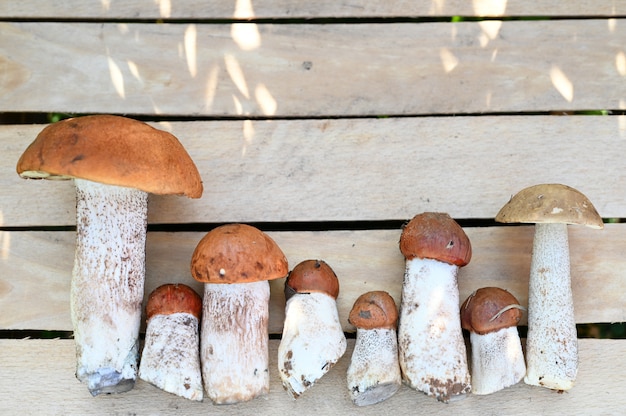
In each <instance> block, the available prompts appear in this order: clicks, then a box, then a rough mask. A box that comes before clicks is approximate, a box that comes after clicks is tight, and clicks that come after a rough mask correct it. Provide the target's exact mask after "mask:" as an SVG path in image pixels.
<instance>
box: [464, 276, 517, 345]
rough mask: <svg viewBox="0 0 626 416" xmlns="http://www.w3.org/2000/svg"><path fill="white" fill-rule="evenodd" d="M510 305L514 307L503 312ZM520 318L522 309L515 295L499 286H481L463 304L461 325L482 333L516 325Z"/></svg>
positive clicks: (471, 330)
mask: <svg viewBox="0 0 626 416" xmlns="http://www.w3.org/2000/svg"><path fill="white" fill-rule="evenodd" d="M510 306H514V307H512V308H510V309H508V310H506V311H504V312H502V311H503V310H504V309H505V308H507V307H510ZM498 313H500V316H498V317H497V318H495V319H494V317H496V316H497V315H498ZM492 319H493V320H492ZM520 319H522V311H521V310H520V309H519V303H518V302H517V299H516V298H515V296H513V295H512V294H511V293H509V292H508V291H506V290H504V289H500V288H498V287H483V288H480V289H478V290H476V291H475V292H474V293H472V294H471V295H470V296H469V297H468V298H467V299H465V302H463V304H462V305H461V327H462V328H463V329H466V330H468V331H470V332H473V333H476V334H480V335H484V334H488V333H490V332H495V331H498V330H500V329H502V328H508V327H511V326H516V325H517V324H518V323H519V321H520Z"/></svg>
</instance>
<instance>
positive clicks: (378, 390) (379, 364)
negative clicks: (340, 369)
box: [347, 328, 402, 406]
mask: <svg viewBox="0 0 626 416" xmlns="http://www.w3.org/2000/svg"><path fill="white" fill-rule="evenodd" d="M347 380H348V390H349V391H350V396H351V397H352V401H353V402H354V404H356V405H357V406H367V405H370V404H376V403H379V402H382V401H383V400H386V399H388V398H389V397H391V396H393V395H394V394H395V393H396V391H398V389H399V388H400V385H401V384H402V377H401V375H400V365H399V363H398V340H397V334H396V330H395V329H392V328H374V329H363V328H357V330H356V342H355V344H354V351H353V352H352V359H351V361H350V366H349V367H348V372H347Z"/></svg>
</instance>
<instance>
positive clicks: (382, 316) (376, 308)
mask: <svg viewBox="0 0 626 416" xmlns="http://www.w3.org/2000/svg"><path fill="white" fill-rule="evenodd" d="M348 322H350V323H351V324H352V325H354V326H355V327H357V328H362V329H374V328H388V329H395V328H396V324H397V323H398V309H397V308H396V302H395V301H394V300H393V298H392V297H391V295H389V293H387V292H385V291H382V290H375V291H371V292H366V293H363V294H362V295H361V296H359V297H358V298H357V300H356V301H355V302H354V306H352V310H351V311H350V315H349V316H348Z"/></svg>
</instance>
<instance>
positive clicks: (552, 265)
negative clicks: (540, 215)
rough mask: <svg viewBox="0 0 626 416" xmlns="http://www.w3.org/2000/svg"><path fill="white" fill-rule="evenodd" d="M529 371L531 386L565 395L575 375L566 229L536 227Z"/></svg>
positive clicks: (575, 345)
mask: <svg viewBox="0 0 626 416" xmlns="http://www.w3.org/2000/svg"><path fill="white" fill-rule="evenodd" d="M526 361H527V367H528V368H527V372H526V377H524V381H525V382H526V383H527V384H531V385H534V386H543V387H547V388H550V389H555V390H568V389H570V388H571V387H572V386H573V384H574V380H575V379H576V373H577V372H578V339H577V335H576V322H575V320H574V305H573V299H572V288H571V281H570V258H569V245H568V239H567V224H536V225H535V238H534V241H533V254H532V261H531V266H530V280H529V289H528V335H527V341H526Z"/></svg>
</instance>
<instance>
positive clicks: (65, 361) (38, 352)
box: [0, 339, 626, 416]
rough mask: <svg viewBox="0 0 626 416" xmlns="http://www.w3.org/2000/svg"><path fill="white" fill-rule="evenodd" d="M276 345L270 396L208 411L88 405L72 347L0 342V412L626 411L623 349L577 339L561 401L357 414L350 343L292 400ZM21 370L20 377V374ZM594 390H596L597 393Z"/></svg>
mask: <svg viewBox="0 0 626 416" xmlns="http://www.w3.org/2000/svg"><path fill="white" fill-rule="evenodd" d="M278 343H279V341H276V340H272V341H270V383H271V384H270V394H269V396H268V397H266V398H265V399H263V398H259V399H256V400H253V401H250V402H246V403H240V404H236V405H224V406H214V405H212V404H211V403H210V402H208V401H207V402H202V403H198V402H192V401H189V400H186V399H182V398H180V397H177V396H174V395H171V394H169V393H164V392H163V391H161V390H159V389H157V388H155V387H153V386H152V385H149V384H147V383H144V382H143V381H141V380H139V381H138V382H137V384H136V386H135V388H134V389H133V390H131V391H129V392H127V393H124V394H121V395H112V396H98V397H96V398H92V397H91V396H90V395H89V393H88V392H87V389H86V387H85V386H84V385H81V384H80V383H79V382H78V381H77V380H76V379H75V378H74V345H73V341H71V340H4V339H3V340H0V349H1V350H2V354H0V368H2V374H3V377H0V413H3V414H4V413H7V414H12V413H14V412H15V411H16V410H17V409H19V411H20V412H25V413H32V414H50V415H111V414H138V415H148V414H159V415H180V414H185V415H206V414H215V415H241V414H267V415H270V414H271V415H277V414H296V413H297V414H299V415H315V416H319V415H335V414H341V415H343V414H359V415H380V414H383V413H384V414H406V413H407V412H409V411H411V409H419V414H429V415H450V414H463V415H476V416H484V415H485V414H502V415H508V414H516V415H538V414H541V415H563V414H579V413H580V412H581V409H584V412H585V413H589V414H605V415H616V414H621V412H623V410H624V408H626V397H625V396H624V395H623V394H622V388H623V385H624V383H626V373H624V372H623V371H619V367H616V364H617V363H619V362H621V360H622V359H623V357H624V356H625V355H626V342H622V341H614V340H593V339H581V340H579V344H580V369H579V372H578V377H577V381H576V385H575V387H574V388H573V389H572V390H570V391H568V392H566V393H563V394H558V393H556V392H554V391H551V390H547V389H542V388H538V387H530V386H527V385H525V384H524V383H519V384H517V385H515V386H513V387H511V388H508V389H506V390H502V391H500V392H497V393H495V394H491V395H487V396H474V395H469V396H468V397H467V398H465V399H463V400H460V401H457V402H451V403H449V404H447V405H446V404H442V403H439V402H437V401H436V400H435V399H433V398H431V397H427V396H425V395H424V394H422V393H417V392H415V391H414V390H411V389H409V388H408V387H406V386H403V387H402V388H401V389H400V390H399V391H398V392H397V393H396V394H395V395H394V396H392V397H391V398H390V399H388V400H387V401H385V402H383V403H381V404H378V405H373V406H365V407H356V406H354V405H353V404H352V402H351V401H350V399H349V396H348V390H347V387H346V379H345V374H346V370H347V367H348V365H349V362H350V357H351V354H352V348H353V344H354V340H349V341H348V350H347V351H346V353H345V354H344V356H343V357H342V358H341V359H340V360H339V362H338V363H337V365H336V366H335V367H333V368H332V369H331V370H330V372H329V373H328V374H326V375H325V376H324V377H323V378H322V379H321V380H320V381H318V383H316V384H315V385H314V386H313V387H312V388H311V389H310V390H309V391H307V392H306V393H305V394H303V395H302V396H301V397H300V399H298V400H297V401H294V400H292V399H290V398H289V397H288V396H287V393H286V392H285V391H283V389H282V386H281V384H280V378H279V375H278V369H277V365H276V354H277V352H276V351H277V348H278ZM25 368H28V370H27V371H25V370H24V369H25ZM599 386H602V387H601V389H599Z"/></svg>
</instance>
